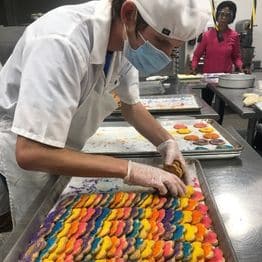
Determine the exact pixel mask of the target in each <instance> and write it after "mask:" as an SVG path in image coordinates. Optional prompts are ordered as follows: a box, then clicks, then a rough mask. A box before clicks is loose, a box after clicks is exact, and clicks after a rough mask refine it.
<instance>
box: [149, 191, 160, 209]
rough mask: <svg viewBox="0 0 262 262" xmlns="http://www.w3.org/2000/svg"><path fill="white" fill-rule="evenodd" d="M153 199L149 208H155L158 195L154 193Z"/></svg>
mask: <svg viewBox="0 0 262 262" xmlns="http://www.w3.org/2000/svg"><path fill="white" fill-rule="evenodd" d="M153 196H154V197H153V201H152V204H151V208H155V206H156V205H157V204H158V203H159V202H160V196H159V195H157V194H154V195H153Z"/></svg>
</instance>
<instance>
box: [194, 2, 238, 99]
mask: <svg viewBox="0 0 262 262" xmlns="http://www.w3.org/2000/svg"><path fill="white" fill-rule="evenodd" d="M236 11H237V7H236V5H235V3H233V2H232V1H224V2H221V3H220V4H219V5H218V7H217V11H216V21H217V27H218V30H216V29H215V28H211V29H209V30H208V31H207V32H205V33H204V34H203V36H202V39H201V42H200V43H199V44H198V46H197V48H196V50H195V52H194V55H193V59H192V71H193V73H195V72H196V69H197V65H198V62H199V60H200V58H201V56H202V55H204V67H203V73H232V71H233V65H234V66H235V70H237V71H242V66H243V63H242V60H241V55H240V41H239V36H238V33H237V32H236V31H234V30H232V29H231V28H229V27H228V25H229V24H231V23H232V22H233V21H234V19H235V17H236ZM213 96H214V93H213V92H212V91H211V90H209V89H208V88H206V89H203V92H202V97H203V99H204V100H206V101H207V102H208V103H209V104H211V103H212V100H213Z"/></svg>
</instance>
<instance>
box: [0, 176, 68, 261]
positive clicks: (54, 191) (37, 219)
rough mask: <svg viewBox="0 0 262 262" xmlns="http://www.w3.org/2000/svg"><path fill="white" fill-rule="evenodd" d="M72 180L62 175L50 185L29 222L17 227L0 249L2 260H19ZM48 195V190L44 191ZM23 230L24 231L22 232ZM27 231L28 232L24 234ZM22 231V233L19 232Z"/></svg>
mask: <svg viewBox="0 0 262 262" xmlns="http://www.w3.org/2000/svg"><path fill="white" fill-rule="evenodd" d="M69 181H70V177H65V176H60V177H59V178H58V179H57V180H56V182H55V183H54V184H53V186H50V185H49V186H48V187H47V188H46V191H47V189H49V191H48V196H46V197H45V198H44V200H42V202H40V201H39V203H37V205H38V209H37V211H36V212H35V213H34V215H33V216H32V217H31V219H30V221H29V223H28V224H24V225H22V226H21V227H22V228H21V227H20V228H15V230H14V231H13V232H12V233H11V234H10V235H9V237H8V240H7V241H6V242H5V243H4V245H3V246H2V247H1V249H0V251H1V252H0V261H3V262H15V261H18V259H19V256H20V255H21V253H22V252H23V251H24V250H25V248H26V246H27V244H28V243H29V241H30V239H31V238H32V236H33V234H34V233H35V232H36V231H37V229H38V228H39V226H40V225H41V223H43V221H44V217H45V216H46V215H47V214H48V212H49V211H50V204H52V205H53V202H54V201H57V199H58V197H59V196H60V194H61V191H62V190H63V189H64V187H65V186H66V185H67V184H68V182H69ZM44 193H45V195H46V192H44ZM21 230H22V233H21ZM24 232H27V234H24ZM19 233H21V234H19Z"/></svg>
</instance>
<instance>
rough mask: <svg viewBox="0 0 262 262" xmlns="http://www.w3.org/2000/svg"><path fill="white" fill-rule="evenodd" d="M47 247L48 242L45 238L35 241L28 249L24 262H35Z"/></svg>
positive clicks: (23, 258)
mask: <svg viewBox="0 0 262 262" xmlns="http://www.w3.org/2000/svg"><path fill="white" fill-rule="evenodd" d="M45 247H46V241H45V240H44V238H39V239H38V240H36V241H34V242H33V243H31V244H30V245H29V246H28V247H27V248H26V252H25V254H24V255H23V257H22V261H35V259H36V258H37V257H38V255H39V253H40V251H41V250H43V249H44V248H45Z"/></svg>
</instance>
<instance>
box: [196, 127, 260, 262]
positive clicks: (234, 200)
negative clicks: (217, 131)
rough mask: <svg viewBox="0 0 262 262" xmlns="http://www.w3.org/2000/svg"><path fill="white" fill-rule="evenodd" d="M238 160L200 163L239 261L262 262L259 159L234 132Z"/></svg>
mask: <svg viewBox="0 0 262 262" xmlns="http://www.w3.org/2000/svg"><path fill="white" fill-rule="evenodd" d="M231 134H233V135H234V136H235V137H236V138H237V139H238V141H239V142H241V144H242V145H244V148H245V149H244V151H243V152H242V154H241V156H240V158H234V159H230V160H208V161H201V165H202V167H203V169H204V171H205V174H206V179H207V181H208V184H209V185H210V189H211V191H212V192H213V194H214V196H215V200H216V203H217V206H218V210H219V211H220V214H221V215H222V218H223V221H224V224H225V226H226V229H227V232H228V234H229V236H230V239H231V242H232V244H233V247H234V250H235V251H236V255H237V258H238V260H239V261H243V262H260V261H262V205H261V203H262V190H261V188H262V158H261V156H259V155H258V154H257V153H256V152H255V151H254V149H253V148H252V147H251V146H249V145H248V144H247V142H245V140H244V139H242V138H241V137H240V136H239V135H238V134H237V133H236V132H235V131H234V130H231Z"/></svg>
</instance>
